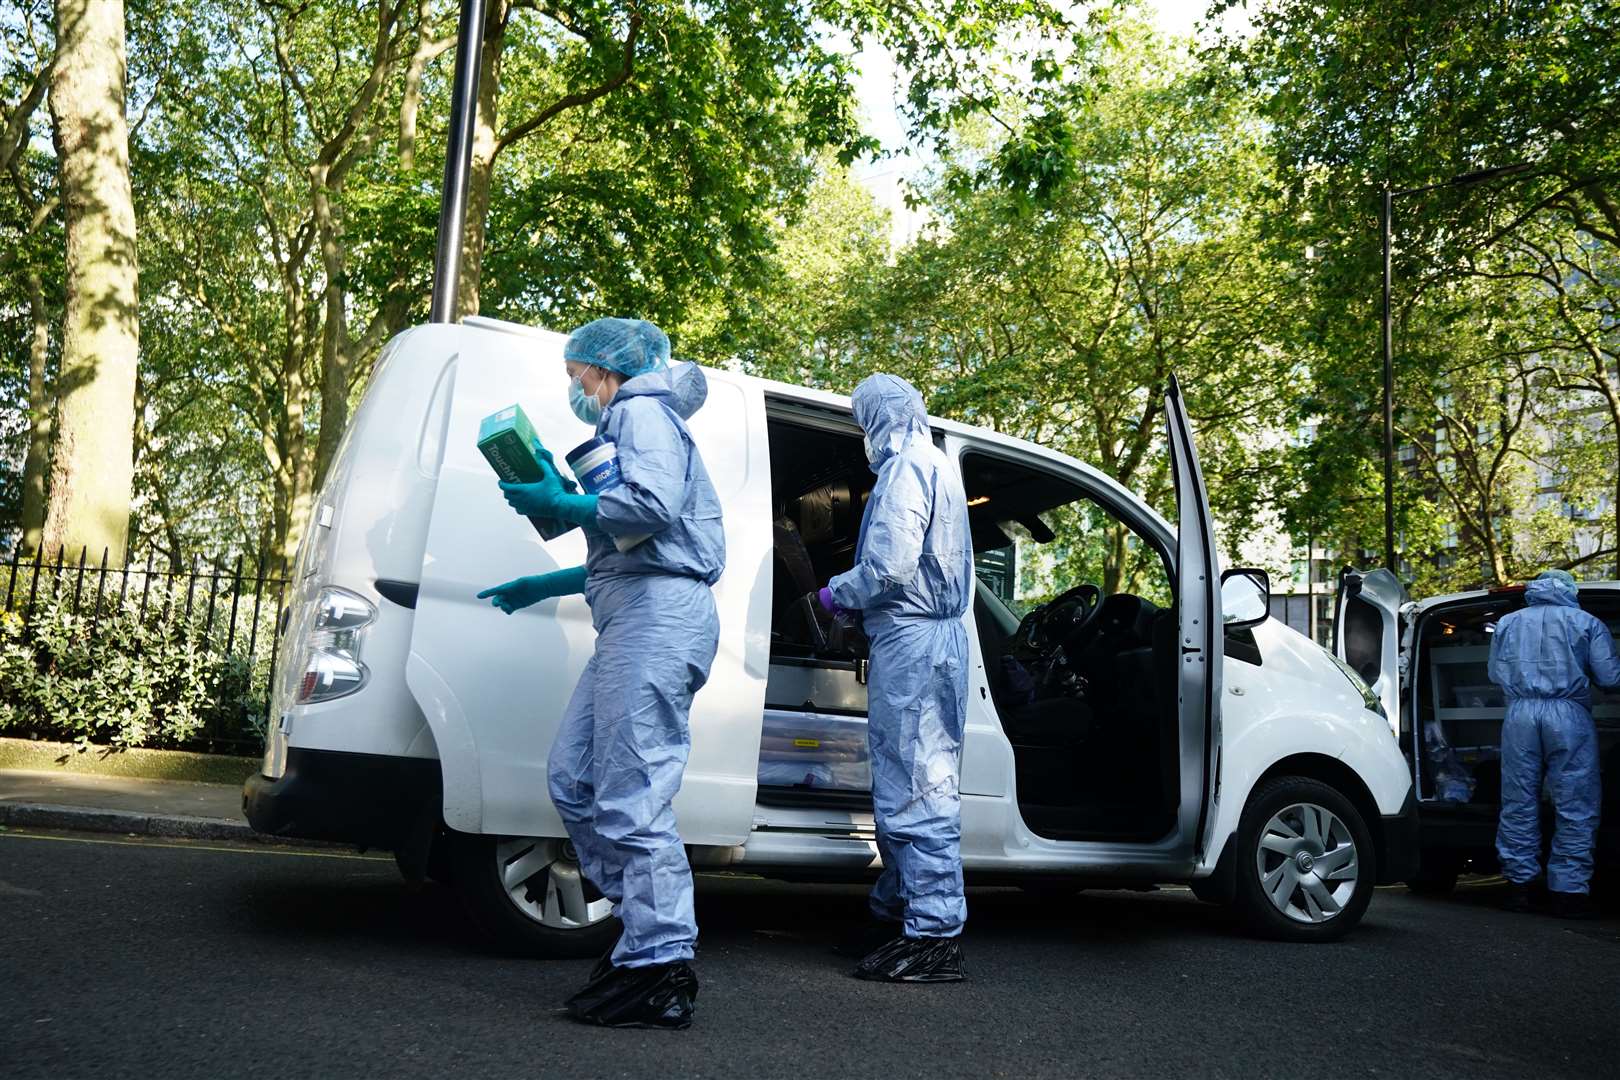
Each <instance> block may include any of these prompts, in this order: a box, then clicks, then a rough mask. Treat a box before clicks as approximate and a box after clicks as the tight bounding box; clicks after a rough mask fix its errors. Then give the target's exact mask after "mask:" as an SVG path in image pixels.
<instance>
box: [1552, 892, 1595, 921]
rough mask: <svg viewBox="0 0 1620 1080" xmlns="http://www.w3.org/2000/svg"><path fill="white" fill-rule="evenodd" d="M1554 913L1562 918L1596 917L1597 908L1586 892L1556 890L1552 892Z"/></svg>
mask: <svg viewBox="0 0 1620 1080" xmlns="http://www.w3.org/2000/svg"><path fill="white" fill-rule="evenodd" d="M1552 913H1553V914H1554V915H1556V916H1557V917H1558V918H1560V919H1595V918H1597V917H1598V911H1597V908H1595V907H1593V906H1592V897H1591V896H1590V895H1588V894H1586V893H1567V892H1555V893H1553V894H1552Z"/></svg>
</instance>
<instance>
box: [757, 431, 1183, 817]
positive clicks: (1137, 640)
mask: <svg viewBox="0 0 1620 1080" xmlns="http://www.w3.org/2000/svg"><path fill="white" fill-rule="evenodd" d="M768 417H769V420H768V423H769V431H768V435H769V441H770V451H771V484H772V497H773V512H774V514H775V522H774V524H775V530H774V553H773V602H772V622H771V664H770V673H769V678H768V681H767V690H766V717H765V731H764V740H763V743H762V749H761V754H760V773H759V781H760V798H761V800H762V801H764V802H776V803H787V804H796V805H804V804H818V803H838V804H840V805H846V806H850V805H860V803H861V802H862V801H864V803H865V805H870V788H871V774H870V770H869V768H868V766H867V759H866V730H865V718H866V685H865V684H866V675H867V672H866V661H867V643H866V639H865V636H864V634H862V632H861V630H860V627H859V624H858V619H857V620H850V619H848V618H845V619H832V618H830V617H828V616H826V615H825V614H823V613H821V612H820V611H819V610H818V609H817V607H816V605H815V604H814V603H813V601H810V600H808V599H807V597H808V596H809V594H810V593H812V592H813V591H814V590H816V589H818V588H819V587H820V586H821V585H823V584H825V583H826V581H827V579H828V578H830V577H832V576H833V575H835V574H838V573H842V572H843V571H845V570H848V569H849V568H850V567H851V566H852V565H853V564H854V558H855V544H856V539H857V536H858V534H859V529H860V522H861V515H862V511H863V508H864V506H865V502H866V500H867V498H868V497H869V496H870V494H871V490H872V485H873V483H874V480H875V477H874V476H873V474H872V472H871V469H870V468H869V467H868V465H867V462H866V455H865V452H864V450H863V448H862V442H861V433H860V429H859V428H858V427H856V426H855V424H854V423H853V422H852V420H851V419H850V417H849V416H848V414H840V413H837V412H835V411H832V410H816V409H812V408H806V407H802V406H797V405H793V406H776V405H773V407H772V408H771V409H770V411H769V413H768ZM962 467H963V477H964V487H965V488H966V494H967V497H968V508H969V509H968V514H969V525H970V528H971V532H972V538H973V548H974V563H975V568H976V571H977V577H978V581H977V583H976V595H975V600H974V624H975V626H976V628H977V632H978V638H979V650H980V654H981V655H982V657H983V659H984V664H985V671H986V676H987V680H988V683H989V688H990V692H991V697H992V700H993V703H994V705H995V709H996V713H997V715H998V716H999V718H1000V721H1001V725H1002V728H1003V730H1004V731H1005V733H1006V734H1007V737H1008V740H1009V741H1010V742H1011V744H1012V747H1013V753H1014V758H1015V761H1016V770H1017V775H1016V783H1017V798H1018V805H1019V809H1020V811H1021V812H1022V814H1023V817H1024V821H1025V823H1026V825H1028V827H1029V828H1030V829H1031V831H1033V832H1035V833H1037V834H1039V835H1041V836H1045V837H1048V838H1051V839H1057V840H1114V841H1121V840H1125V841H1139V842H1151V841H1154V840H1157V839H1159V838H1161V837H1163V836H1164V835H1166V834H1167V833H1168V832H1169V831H1170V830H1171V829H1172V828H1173V827H1174V825H1175V818H1176V811H1177V807H1178V805H1179V803H1180V797H1181V792H1180V772H1179V762H1180V745H1179V737H1178V730H1179V728H1178V711H1177V703H1176V690H1175V688H1176V679H1177V671H1176V659H1175V634H1176V628H1175V615H1174V611H1173V604H1172V600H1171V589H1170V581H1171V577H1170V571H1169V563H1168V561H1167V553H1166V552H1163V551H1160V550H1158V549H1157V548H1156V547H1154V546H1153V545H1152V544H1151V542H1150V541H1149V540H1148V539H1147V538H1145V537H1144V536H1142V535H1140V534H1138V533H1136V532H1134V531H1133V530H1132V529H1131V528H1130V527H1129V523H1128V522H1127V521H1125V520H1124V519H1122V518H1121V516H1120V515H1118V514H1117V513H1115V512H1114V511H1113V510H1112V509H1110V508H1109V507H1108V506H1107V505H1106V504H1105V503H1103V502H1102V501H1099V500H1098V499H1097V498H1094V497H1092V495H1090V494H1089V493H1088V492H1087V491H1085V490H1084V489H1083V488H1081V487H1080V486H1079V485H1078V484H1076V483H1074V482H1073V481H1071V480H1068V479H1066V478H1064V477H1062V476H1060V475H1058V474H1056V473H1054V472H1048V471H1046V470H1044V469H1041V468H1039V467H1037V466H1035V465H1033V464H1030V463H1026V462H1022V461H1017V460H1013V459H1010V458H1004V457H1000V456H995V455H991V454H988V453H970V454H968V455H966V456H965V458H964V460H963V466H962ZM1105 590H1106V591H1105Z"/></svg>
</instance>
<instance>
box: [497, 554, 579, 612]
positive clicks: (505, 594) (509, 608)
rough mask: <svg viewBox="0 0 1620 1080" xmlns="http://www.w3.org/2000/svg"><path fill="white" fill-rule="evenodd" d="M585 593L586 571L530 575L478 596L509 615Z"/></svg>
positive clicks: (572, 570) (555, 571) (575, 568)
mask: <svg viewBox="0 0 1620 1080" xmlns="http://www.w3.org/2000/svg"><path fill="white" fill-rule="evenodd" d="M584 591H585V568H584V567H583V566H576V567H573V568H572V569H569V570H553V571H552V572H551V573H549V574H530V575H529V576H528V577H520V578H518V579H517V580H515V581H508V582H507V583H506V584H504V585H495V586H493V587H491V588H488V589H485V590H484V591H483V592H481V593H479V594H478V599H480V600H488V601H489V602H490V603H491V604H494V605H495V606H496V607H498V608H500V609H501V610H502V611H504V612H506V613H507V614H508V615H510V614H512V612H514V611H517V610H518V609H520V608H526V607H528V606H529V605H530V604H538V603H539V602H540V601H542V600H550V599H551V598H552V597H556V596H575V595H578V594H579V593H582V592H584Z"/></svg>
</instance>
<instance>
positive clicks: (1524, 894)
mask: <svg viewBox="0 0 1620 1080" xmlns="http://www.w3.org/2000/svg"><path fill="white" fill-rule="evenodd" d="M1502 910H1503V911H1511V912H1513V913H1515V914H1519V915H1524V914H1528V913H1529V912H1531V911H1534V910H1535V905H1534V903H1533V902H1532V897H1531V894H1530V886H1529V885H1520V884H1519V883H1517V882H1511V881H1510V882H1508V890H1507V895H1506V896H1505V897H1503V898H1502Z"/></svg>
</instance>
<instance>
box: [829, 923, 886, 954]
mask: <svg viewBox="0 0 1620 1080" xmlns="http://www.w3.org/2000/svg"><path fill="white" fill-rule="evenodd" d="M899 936H900V924H899V923H897V922H890V921H889V920H887V919H870V920H868V921H867V922H866V923H864V924H862V926H861V928H860V929H859V930H856V931H854V932H852V933H851V934H850V935H849V936H848V937H846V938H844V939H843V940H842V941H840V942H839V943H838V944H837V945H834V946H833V949H832V951H833V955H835V956H847V957H849V958H850V959H851V960H860V959H863V958H864V957H866V956H867V955H868V954H869V953H870V952H871V951H872V950H873V949H875V948H877V947H878V946H879V945H887V944H888V943H889V942H891V941H893V940H894V939H895V938H897V937H899Z"/></svg>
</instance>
